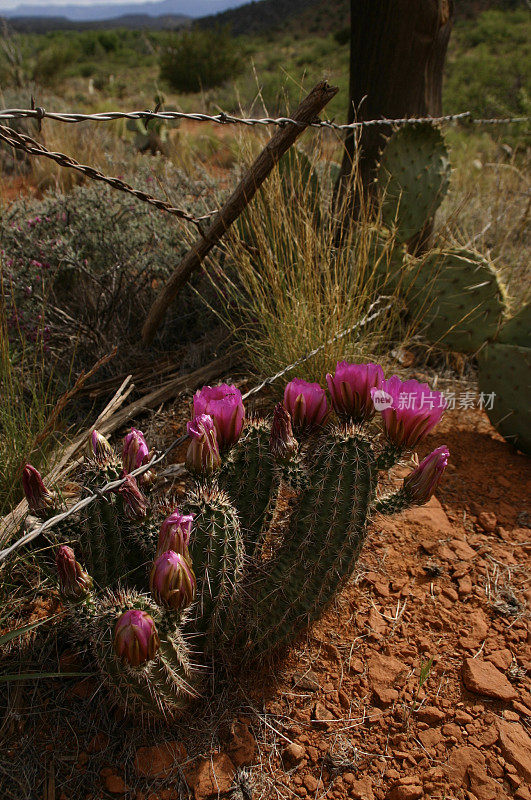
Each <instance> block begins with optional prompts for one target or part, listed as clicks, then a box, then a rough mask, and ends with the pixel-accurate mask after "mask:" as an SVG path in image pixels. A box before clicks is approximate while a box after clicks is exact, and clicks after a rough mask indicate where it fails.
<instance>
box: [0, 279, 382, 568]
mask: <svg viewBox="0 0 531 800" xmlns="http://www.w3.org/2000/svg"><path fill="white" fill-rule="evenodd" d="M389 299H390V298H389V297H388V296H386V295H380V296H379V297H378V298H377V299H376V300H375V301H374V302H373V303H371V305H370V306H369V308H368V309H367V313H366V314H365V316H364V317H363V318H362V319H360V320H358V321H357V322H355V323H354V325H350V326H349V327H348V328H344V329H343V330H341V331H338V332H337V333H335V334H334V336H332V337H331V338H330V339H327V341H326V342H324V343H323V344H321V345H319V347H315V348H314V349H313V350H310V351H309V352H308V353H305V355H303V356H301V358H298V359H297V360H296V361H293V362H292V363H291V364H288V365H287V366H286V367H284V368H283V369H281V370H280V371H279V372H277V373H275V375H271V376H270V377H269V378H266V379H265V380H263V381H261V383H259V384H258V385H257V386H254V387H253V388H252V389H249V391H248V392H246V393H245V394H244V395H243V399H244V400H246V399H247V398H248V397H251V396H252V395H254V394H256V393H257V392H259V391H261V390H262V389H263V388H264V387H265V386H268V385H270V384H271V383H273V382H274V381H276V380H278V378H281V377H282V376H284V375H286V374H287V373H288V372H290V371H291V370H292V369H295V367H298V366H299V365H300V364H303V363H304V362H305V361H308V360H309V359H310V358H313V357H314V356H315V355H317V353H319V352H321V351H322V350H324V349H325V347H327V346H328V345H330V344H333V343H334V342H336V341H338V340H339V339H343V338H344V337H345V336H348V335H349V334H350V333H353V332H354V331H355V330H357V329H359V328H363V327H365V325H367V324H368V323H369V322H372V321H373V320H374V319H376V318H377V317H379V316H381V315H382V314H384V313H385V312H386V311H388V310H389V309H390V308H391V303H387V304H386V305H385V306H382V307H381V308H379V309H378V310H377V311H375V310H374V309H375V308H376V307H377V306H379V305H381V303H382V302H383V301H385V300H389ZM187 438H188V436H186V435H185V436H179V437H178V438H177V439H175V440H174V441H173V442H172V443H171V444H170V445H169V446H168V447H167V448H166V450H164V452H162V453H160V454H158V455H157V454H154V455H153V457H152V458H151V459H150V461H149V462H148V463H147V464H144V465H142V466H141V467H138V468H137V469H135V470H133V471H132V472H131V473H130V475H132V476H133V477H134V478H136V477H138V476H140V475H143V474H144V473H145V472H147V471H148V470H149V469H151V467H154V466H156V465H157V464H160V463H161V461H164V460H165V459H166V458H167V457H168V455H169V454H170V453H171V452H172V450H174V449H175V448H176V447H179V445H181V444H183V443H184V442H185V441H186V439H187ZM126 480H127V478H119V479H118V480H115V481H109V482H108V483H106V484H105V485H104V486H102V487H101V488H99V489H97V490H95V491H92V492H91V493H90V494H88V495H87V496H86V497H83V498H82V499H81V500H78V502H77V503H75V504H74V505H73V506H71V507H70V508H69V509H67V510H66V511H62V512H61V513H60V514H56V515H55V516H53V517H50V518H49V519H47V520H45V521H44V522H42V523H41V524H40V525H37V526H36V527H35V528H33V529H32V530H30V531H28V532H27V533H25V534H24V536H22V537H21V538H20V539H17V540H16V541H15V542H13V544H11V545H10V546H9V547H6V548H5V549H4V550H0V562H2V561H4V560H5V559H6V558H7V557H8V556H9V555H10V554H11V553H13V552H14V551H15V550H17V549H18V548H19V547H22V546H23V545H25V544H28V543H29V542H31V541H33V539H36V538H37V536H40V535H41V533H44V532H45V531H47V530H49V529H50V528H53V527H54V526H55V525H58V524H59V523H60V522H62V521H63V520H65V519H67V518H68V517H71V516H72V515H73V514H76V513H77V512H78V511H82V510H83V509H84V508H86V507H87V506H88V505H90V504H91V503H93V502H94V501H95V500H101V499H103V500H104V499H105V495H106V494H109V493H110V492H113V491H114V490H116V489H119V488H120V486H122V485H123V484H124V483H125V482H126Z"/></svg>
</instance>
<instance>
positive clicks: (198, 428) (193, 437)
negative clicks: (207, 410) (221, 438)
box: [186, 414, 221, 474]
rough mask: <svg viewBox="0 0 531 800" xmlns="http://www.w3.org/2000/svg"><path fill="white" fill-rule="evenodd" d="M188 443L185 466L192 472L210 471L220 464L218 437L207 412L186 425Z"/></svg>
mask: <svg viewBox="0 0 531 800" xmlns="http://www.w3.org/2000/svg"><path fill="white" fill-rule="evenodd" d="M186 430H187V432H188V436H189V437H190V444H189V446H188V450H187V453H186V466H187V467H188V469H189V470H190V471H192V472H198V473H206V474H208V473H210V472H213V471H214V470H216V469H218V468H219V467H220V466H221V457H220V455H219V446H218V438H217V432H216V426H215V424H214V420H213V419H212V417H211V416H210V415H209V414H200V415H199V416H198V417H196V418H195V419H194V420H192V422H188V423H187V425H186Z"/></svg>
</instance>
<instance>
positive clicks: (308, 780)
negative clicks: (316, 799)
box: [302, 775, 319, 794]
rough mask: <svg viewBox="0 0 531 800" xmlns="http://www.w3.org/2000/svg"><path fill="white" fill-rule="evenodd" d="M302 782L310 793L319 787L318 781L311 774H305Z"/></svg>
mask: <svg viewBox="0 0 531 800" xmlns="http://www.w3.org/2000/svg"><path fill="white" fill-rule="evenodd" d="M302 782H303V784H304V786H305V787H306V789H307V790H308V791H309V792H310V793H311V794H314V793H315V792H316V791H317V789H318V788H319V781H318V780H317V778H314V776H313V775H305V776H304V779H303V781H302Z"/></svg>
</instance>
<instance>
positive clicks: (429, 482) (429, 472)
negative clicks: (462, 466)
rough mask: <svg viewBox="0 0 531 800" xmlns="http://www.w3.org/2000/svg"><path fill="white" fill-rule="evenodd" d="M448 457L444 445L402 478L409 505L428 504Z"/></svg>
mask: <svg viewBox="0 0 531 800" xmlns="http://www.w3.org/2000/svg"><path fill="white" fill-rule="evenodd" d="M449 457H450V452H449V450H448V448H447V447H446V446H445V445H443V446H442V447H438V448H437V449H436V450H434V451H433V453H430V454H429V456H426V458H425V459H424V460H423V461H421V462H420V464H419V465H418V467H416V469H414V470H413V472H411V473H410V474H409V475H407V476H406V477H405V478H404V493H405V494H406V496H407V498H408V500H409V502H410V503H414V504H415V505H419V506H422V505H424V503H427V502H428V500H429V499H430V497H431V496H432V495H433V493H434V492H435V490H436V489H437V487H438V485H439V482H440V480H441V478H442V476H443V473H444V470H445V469H446V465H447V464H448V459H449Z"/></svg>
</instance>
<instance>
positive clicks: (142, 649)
mask: <svg viewBox="0 0 531 800" xmlns="http://www.w3.org/2000/svg"><path fill="white" fill-rule="evenodd" d="M159 647H160V641H159V637H158V634H157V629H156V627H155V623H154V622H153V619H152V618H151V617H150V616H149V614H147V613H146V612H145V611H141V610H140V609H139V608H131V609H129V611H125V612H124V613H123V614H122V616H121V617H120V618H119V620H118V622H117V623H116V626H115V628H114V652H115V653H116V655H117V656H118V658H123V659H124V661H127V662H128V663H129V664H130V666H132V667H139V666H140V665H141V664H144V662H146V661H151V660H152V659H153V658H154V657H155V653H156V652H157V650H158V649H159Z"/></svg>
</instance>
